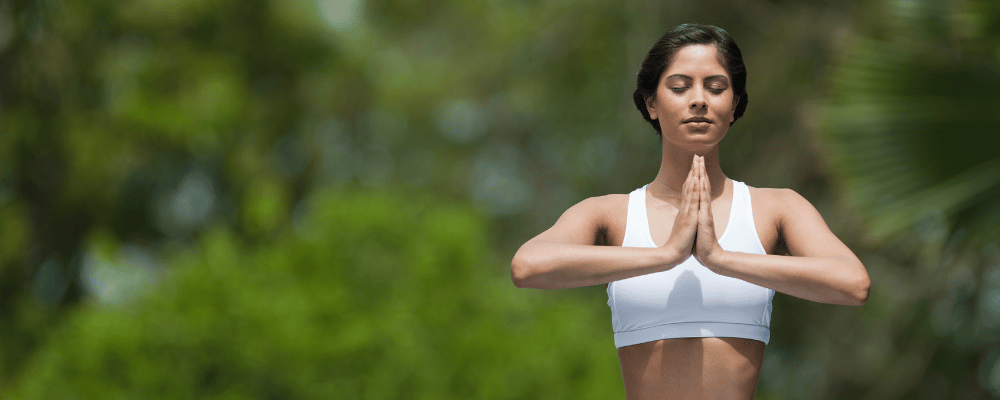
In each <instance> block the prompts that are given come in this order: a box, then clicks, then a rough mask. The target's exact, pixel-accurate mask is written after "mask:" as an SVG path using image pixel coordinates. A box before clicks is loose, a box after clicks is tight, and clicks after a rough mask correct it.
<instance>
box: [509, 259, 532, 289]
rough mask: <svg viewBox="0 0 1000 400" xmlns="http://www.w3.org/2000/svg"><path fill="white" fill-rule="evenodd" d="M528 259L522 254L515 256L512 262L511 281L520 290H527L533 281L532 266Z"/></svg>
mask: <svg viewBox="0 0 1000 400" xmlns="http://www.w3.org/2000/svg"><path fill="white" fill-rule="evenodd" d="M530 265H531V264H530V262H529V261H528V260H527V257H526V256H525V255H524V254H522V253H521V252H517V254H514V259H512V260H511V261H510V280H511V281H513V282H514V286H516V287H518V288H527V287H531V286H530V281H531V266H530Z"/></svg>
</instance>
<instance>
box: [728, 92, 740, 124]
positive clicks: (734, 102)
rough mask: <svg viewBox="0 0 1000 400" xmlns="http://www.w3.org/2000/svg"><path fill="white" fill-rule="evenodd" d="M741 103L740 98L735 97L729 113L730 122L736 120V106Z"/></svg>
mask: <svg viewBox="0 0 1000 400" xmlns="http://www.w3.org/2000/svg"><path fill="white" fill-rule="evenodd" d="M739 105H740V98H739V97H737V98H735V99H733V110H732V111H731V112H730V113H729V122H730V123H732V122H736V107H737V106H739Z"/></svg>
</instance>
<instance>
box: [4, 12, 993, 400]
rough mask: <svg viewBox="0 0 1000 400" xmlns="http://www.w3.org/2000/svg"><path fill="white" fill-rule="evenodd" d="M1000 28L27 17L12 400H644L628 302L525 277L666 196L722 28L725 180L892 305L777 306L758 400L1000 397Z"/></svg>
mask: <svg viewBox="0 0 1000 400" xmlns="http://www.w3.org/2000/svg"><path fill="white" fill-rule="evenodd" d="M997 21H1000V7H998V6H997V3H996V2H994V1H990V0H978V1H977V0H964V1H952V2H938V1H933V0H915V1H866V2H861V1H856V2H832V1H822V0H814V1H809V2H786V1H723V0H707V1H702V2H697V3H681V2H670V1H667V2H631V3H615V2H594V1H564V2H548V3H541V2H523V1H497V2H468V1H457V0H454V1H442V2H433V3H427V2H424V3H418V2H413V1H406V0H368V1H365V0H287V1H281V2H278V1H268V0H251V1H244V2H233V1H221V0H219V1H189V0H183V1H177V0H171V1H163V0H146V1H119V2H114V1H104V0H101V1H90V2H63V1H55V0H39V1H19V0H14V1H10V2H4V3H2V4H0V337H2V338H3V339H4V340H3V341H0V391H2V392H3V393H4V396H3V397H7V396H6V395H7V394H8V393H9V394H10V396H13V397H15V398H28V399H31V398H63V397H83V398H107V397H116V396H118V397H125V398H132V397H164V398H178V397H181V398H186V397H218V398H330V397H335V398H411V397H424V398H613V397H619V398H620V397H621V395H622V388H621V381H620V375H619V370H618V364H617V362H616V361H617V360H616V356H615V351H614V347H613V341H612V340H611V327H610V320H609V312H608V311H607V308H606V305H605V301H606V297H605V293H604V290H603V288H600V287H592V288H584V289H578V290H566V291H533V290H519V289H515V288H514V287H513V285H511V284H510V281H509V276H508V272H507V266H506V264H507V261H508V260H509V258H510V256H511V255H512V254H513V251H514V250H515V249H516V247H517V246H518V245H519V244H521V243H523V242H524V241H525V240H527V239H528V238H529V237H531V236H532V235H534V234H537V233H538V232H540V231H541V230H543V229H545V228H546V227H548V226H550V225H551V223H552V222H553V221H554V220H555V218H556V217H558V215H559V214H560V213H561V212H562V211H564V210H565V209H566V208H568V207H569V206H570V205H572V204H573V203H575V202H577V201H579V200H582V199H583V198H585V197H588V196H593V195H600V194H606V193H627V192H628V191H630V190H632V189H634V188H635V187H638V186H640V185H642V184H644V183H647V182H648V181H649V180H650V179H652V177H653V176H654V174H655V171H656V169H657V166H658V164H659V162H660V154H659V146H658V143H657V141H656V140H657V139H656V137H655V135H654V134H653V132H652V130H651V129H650V128H649V126H648V125H647V124H646V123H645V122H644V121H642V120H641V118H640V117H639V116H638V113H636V111H635V110H634V107H633V106H632V101H631V91H632V83H631V79H632V76H634V74H635V71H636V70H637V69H638V66H639V63H640V61H641V60H642V57H643V56H644V55H645V53H646V51H648V48H649V46H650V45H651V44H652V43H653V42H654V41H655V39H656V38H657V37H659V35H661V34H662V32H663V31H665V30H666V29H668V28H669V27H671V26H674V25H676V24H679V23H684V22H702V23H711V24H715V25H718V26H721V27H724V28H725V29H727V30H728V31H729V32H730V33H731V34H732V36H733V37H734V38H735V39H736V40H737V42H738V43H739V44H740V46H741V49H742V51H743V54H744V59H745V61H746V63H747V67H748V70H749V81H748V90H749V93H750V102H749V108H748V110H747V114H746V115H745V116H744V117H743V118H742V119H741V120H740V122H739V123H738V124H736V125H734V127H733V129H731V130H730V132H729V135H728V136H727V138H726V139H725V141H724V142H723V144H722V149H721V152H722V163H723V169H724V170H725V171H726V173H727V174H728V176H730V177H732V178H733V179H737V180H741V181H745V182H747V183H748V184H750V185H752V186H758V187H790V188H793V189H795V190H797V191H799V192H800V193H802V194H803V195H805V196H806V197H807V198H808V199H810V200H811V201H812V202H813V204H815V205H816V206H817V208H818V209H819V210H820V212H821V213H822V214H823V215H824V216H825V218H826V220H827V222H828V223H829V224H830V226H831V228H832V229H833V230H834V232H835V233H837V234H838V236H839V237H841V238H843V239H844V240H845V242H847V243H848V245H849V246H850V247H851V248H852V249H855V251H856V252H857V253H858V255H859V256H860V257H861V259H862V261H864V262H865V265H866V266H867V267H868V269H869V272H870V274H871V277H872V280H873V292H872V294H871V297H870V300H869V303H868V304H866V305H865V306H863V307H860V308H848V307H837V306H829V305H822V304H815V303H809V302H805V301H802V300H800V299H795V298H791V297H788V296H782V295H779V296H777V297H776V298H775V306H774V313H775V318H774V320H773V322H772V341H771V343H770V345H769V346H768V350H767V354H766V355H765V362H764V370H763V373H762V378H761V383H760V387H759V389H758V397H760V398H767V399H772V398H773V399H786V398H857V397H866V398H872V399H888V398H918V399H919V398H927V399H937V398H970V399H972V398H989V397H994V396H1000V347H998V343H997V340H996V338H997V337H1000V247H998V245H997V236H996V234H995V229H993V228H992V227H993V226H994V225H995V222H996V216H997V215H998V214H997V213H996V212H994V211H992V210H993V209H994V207H993V205H994V204H996V202H997V196H996V194H997V187H998V185H997V176H1000V175H998V174H996V173H995V172H996V171H995V170H996V156H995V152H994V151H992V149H993V148H995V147H996V146H995V144H996V137H995V135H994V134H993V133H992V132H994V131H995V130H996V128H995V125H996V122H997V121H996V112H995V109H996V107H997V105H998V104H997V103H996V98H997V97H996V93H997V92H998V90H997V89H1000V87H998V86H1000V82H998V80H997V76H1000V75H998V74H997V69H998V65H1000V35H998V32H1000V25H998V22H997ZM970 143H971V144H970ZM390 188H391V189H390ZM161 393H162V395H161Z"/></svg>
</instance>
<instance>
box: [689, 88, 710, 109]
mask: <svg viewBox="0 0 1000 400" xmlns="http://www.w3.org/2000/svg"><path fill="white" fill-rule="evenodd" d="M692 92H694V94H692V95H691V105H690V107H691V109H697V108H707V107H708V102H706V101H705V95H704V94H702V93H701V91H699V90H692Z"/></svg>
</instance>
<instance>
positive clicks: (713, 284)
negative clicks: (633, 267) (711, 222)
mask: <svg viewBox="0 0 1000 400" xmlns="http://www.w3.org/2000/svg"><path fill="white" fill-rule="evenodd" d="M646 186H649V185H646ZM646 186H643V187H641V188H638V189H636V190H634V191H632V193H630V194H629V200H628V217H627V220H626V225H625V240H624V242H623V243H622V246H623V247H656V244H655V243H653V239H652V237H651V236H650V234H649V222H648V219H647V218H646ZM719 244H720V245H721V246H722V248H723V249H726V250H728V251H735V252H741V253H753V254H766V252H765V251H764V246H763V245H761V243H760V238H758V237H757V229H756V228H755V227H754V223H753V211H752V208H751V206H750V190H749V189H748V188H747V185H746V184H744V183H743V182H738V181H733V203H732V211H730V213H729V222H728V223H727V225H726V230H725V232H723V233H722V236H720V237H719ZM772 298H774V290H771V289H768V288H764V287H761V286H757V285H754V284H752V283H749V282H746V281H743V280H740V279H736V278H730V277H726V276H722V275H719V274H716V273H714V272H712V271H711V270H709V269H708V268H706V267H705V266H703V265H701V263H699V262H698V260H696V259H695V258H694V257H693V256H692V257H689V258H688V259H687V260H685V261H684V262H683V263H681V264H679V265H677V266H675V267H674V268H671V269H670V270H667V271H662V272H655V273H651V274H646V275H640V276H636V277H632V278H628V279H622V280H619V281H614V282H611V283H610V284H608V306H609V307H611V323H612V326H613V327H614V331H615V347H624V346H630V345H633V344H639V343H645V342H651V341H654V340H660V339H671V338H689V337H738V338H746V339H754V340H759V341H762V342H764V343H765V344H766V343H767V342H768V340H769V339H770V337H771V332H770V330H769V327H770V325H771V299H772Z"/></svg>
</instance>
